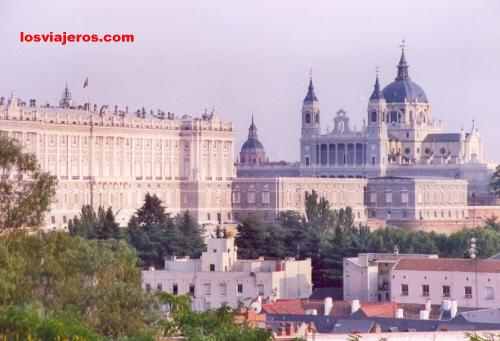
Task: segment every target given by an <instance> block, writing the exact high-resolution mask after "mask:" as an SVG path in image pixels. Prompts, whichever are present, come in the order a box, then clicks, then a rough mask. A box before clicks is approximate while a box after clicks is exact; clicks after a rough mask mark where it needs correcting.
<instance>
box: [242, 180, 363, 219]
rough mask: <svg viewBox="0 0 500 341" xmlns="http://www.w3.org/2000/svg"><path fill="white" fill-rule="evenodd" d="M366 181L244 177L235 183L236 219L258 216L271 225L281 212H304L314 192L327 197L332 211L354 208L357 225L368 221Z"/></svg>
mask: <svg viewBox="0 0 500 341" xmlns="http://www.w3.org/2000/svg"><path fill="white" fill-rule="evenodd" d="M366 183H367V180H366V179H322V178H306V177H273V178H263V177H255V178H242V177H238V178H236V179H235V180H234V182H233V194H232V205H233V214H234V217H235V219H237V220H242V219H244V218H246V217H250V216H251V217H256V218H259V219H261V220H263V221H267V222H272V221H273V220H275V219H276V218H277V217H278V216H279V214H280V213H282V212H286V211H290V210H292V211H297V212H300V213H302V214H304V213H305V194H306V192H309V193H311V192H312V191H313V190H314V191H316V192H317V193H318V195H319V196H320V197H324V198H326V199H327V200H328V201H329V202H330V204H331V206H332V208H333V209H340V208H345V207H347V206H349V207H351V208H352V209H353V214H354V219H355V221H357V222H366V219H367V216H366V209H365V205H364V192H365V187H366Z"/></svg>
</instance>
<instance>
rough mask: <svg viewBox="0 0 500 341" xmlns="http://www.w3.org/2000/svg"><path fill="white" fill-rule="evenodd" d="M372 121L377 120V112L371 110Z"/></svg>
mask: <svg viewBox="0 0 500 341" xmlns="http://www.w3.org/2000/svg"><path fill="white" fill-rule="evenodd" d="M372 122H377V112H376V111H372Z"/></svg>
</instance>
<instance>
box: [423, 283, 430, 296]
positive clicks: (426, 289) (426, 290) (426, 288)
mask: <svg viewBox="0 0 500 341" xmlns="http://www.w3.org/2000/svg"><path fill="white" fill-rule="evenodd" d="M422 296H424V297H429V284H424V285H422Z"/></svg>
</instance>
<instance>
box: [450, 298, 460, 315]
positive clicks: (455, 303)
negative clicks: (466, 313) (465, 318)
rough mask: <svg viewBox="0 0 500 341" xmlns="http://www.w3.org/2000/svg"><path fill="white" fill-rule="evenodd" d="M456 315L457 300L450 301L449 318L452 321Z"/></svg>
mask: <svg viewBox="0 0 500 341" xmlns="http://www.w3.org/2000/svg"><path fill="white" fill-rule="evenodd" d="M457 313H458V302H457V300H453V301H451V308H450V316H451V318H452V319H454V318H455V317H456V316H457Z"/></svg>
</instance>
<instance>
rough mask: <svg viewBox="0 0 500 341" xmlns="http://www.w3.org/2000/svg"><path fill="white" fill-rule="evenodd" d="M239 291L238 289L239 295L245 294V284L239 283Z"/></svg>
mask: <svg viewBox="0 0 500 341" xmlns="http://www.w3.org/2000/svg"><path fill="white" fill-rule="evenodd" d="M237 291H238V295H241V294H243V284H241V283H238V289H237Z"/></svg>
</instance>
